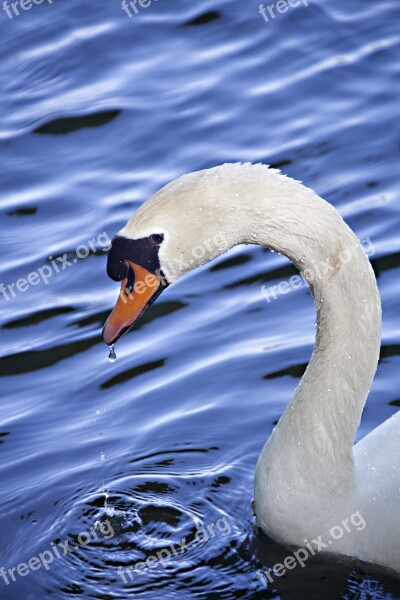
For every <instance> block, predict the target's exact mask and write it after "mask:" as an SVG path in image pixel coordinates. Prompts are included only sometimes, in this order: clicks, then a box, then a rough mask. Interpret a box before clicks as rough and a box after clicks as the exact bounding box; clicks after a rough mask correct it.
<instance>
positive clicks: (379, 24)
mask: <svg viewBox="0 0 400 600" xmlns="http://www.w3.org/2000/svg"><path fill="white" fill-rule="evenodd" d="M1 12H2V15H0V32H1V37H0V40H1V42H0V43H1V44H2V46H3V49H2V53H1V59H0V75H1V78H2V82H3V85H2V87H1V88H0V97H1V101H2V111H1V113H0V147H1V152H2V169H1V175H0V205H1V212H0V227H1V232H2V235H1V236H0V252H1V257H2V260H1V277H0V283H1V282H2V283H3V284H4V285H5V286H6V288H5V289H6V294H8V298H7V295H5V294H3V292H1V293H0V310H1V316H0V327H1V340H2V342H1V359H0V376H1V380H0V385H1V396H2V401H1V404H0V458H1V460H0V477H1V479H0V480H1V484H2V485H1V500H0V502H1V511H0V567H1V566H4V567H6V568H7V569H9V568H12V567H16V566H17V565H19V564H20V563H27V562H28V561H29V559H30V558H31V557H34V556H38V555H39V554H40V553H42V552H45V551H46V550H49V549H51V548H53V546H52V545H51V544H52V543H53V544H55V545H57V544H64V545H65V542H67V541H68V542H69V544H70V545H71V547H73V548H74V552H72V553H67V555H66V556H65V557H64V556H61V558H59V559H54V561H53V562H52V563H51V564H50V565H49V568H48V570H45V569H44V568H43V567H42V568H40V569H37V570H35V571H32V572H30V573H29V575H26V576H18V577H17V581H16V582H15V583H13V582H10V585H6V584H5V582H4V581H3V579H2V578H0V589H1V591H0V598H1V600H3V599H4V600H9V599H12V600H30V599H34V600H36V599H37V600H39V599H40V600H43V599H47V598H48V599H50V598H57V599H60V600H61V599H68V598H71V597H74V598H75V597H80V598H85V599H86V598H96V599H99V600H100V599H112V598H124V599H125V598H132V597H137V598H141V599H147V598H159V597H162V598H179V599H180V600H186V599H189V598H203V599H205V600H206V599H207V600H211V599H214V598H218V599H220V598H226V599H234V598H249V599H250V598H251V599H263V600H264V599H268V598H282V599H286V598H287V599H296V600H302V599H303V598H304V599H310V598H315V599H318V600H319V599H320V598H324V599H325V598H328V599H332V600H336V599H345V600H356V599H357V600H367V599H368V598H374V599H383V598H385V599H389V598H390V599H399V598H400V589H399V583H398V582H396V581H395V580H393V579H391V578H390V577H389V576H385V575H383V574H377V573H373V572H369V571H368V570H367V569H366V568H365V567H364V566H362V565H356V564H352V563H348V564H338V563H337V562H335V561H333V560H330V559H324V560H322V559H321V558H320V557H318V558H317V559H316V560H313V561H311V560H310V562H309V563H308V564H307V566H306V568H304V569H301V568H296V569H294V570H293V571H290V572H289V571H288V573H287V575H285V576H284V577H282V578H277V579H276V580H275V582H274V584H273V585H270V586H269V587H268V588H267V589H265V587H264V586H263V585H262V584H261V582H260V581H259V580H258V579H257V577H256V571H257V570H258V569H261V568H262V569H265V568H266V567H268V566H273V565H274V564H275V563H277V562H281V561H282V558H283V557H284V556H286V554H287V550H285V549H283V548H281V547H280V546H278V545H276V544H275V543H274V542H272V541H271V540H267V539H266V538H265V536H263V535H262V534H261V533H260V532H258V531H256V529H255V525H254V517H253V512H252V508H251V501H252V496H253V474H254V467H255V463H256V460H257V456H258V454H259V452H260V450H261V448H262V446H263V444H264V441H265V439H266V438H267V436H268V435H269V434H270V432H271V430H272V427H273V425H274V423H275V422H276V421H277V419H278V418H279V416H280V414H281V413H282V411H283V409H284V407H285V405H286V403H287V402H288V400H289V398H290V396H291V394H292V393H293V390H294V388H295V387H296V385H297V382H298V379H299V377H300V376H301V374H302V372H303V370H304V367H305V365H306V364H307V362H308V360H309V357H310V355H311V351H312V346H313V342H314V320H315V313H314V308H313V305H312V302H311V299H310V296H309V294H308V292H307V290H306V288H304V287H301V288H299V289H296V290H293V291H292V292H291V293H290V294H286V295H283V296H281V297H280V298H279V299H278V300H276V301H274V302H270V303H267V302H266V301H265V299H264V297H263V295H262V293H261V289H260V288H261V286H262V285H263V284H265V283H267V284H270V282H272V284H273V283H275V282H278V281H280V280H282V279H287V278H289V277H291V276H292V275H293V274H295V272H296V271H295V269H294V268H293V267H292V266H291V265H290V264H289V263H288V261H286V260H285V259H283V258H282V257H280V256H277V255H275V254H269V253H267V252H264V251H263V250H261V249H260V248H252V247H240V248H237V249H234V250H233V251H232V252H231V253H230V254H229V255H228V256H224V257H221V258H219V259H218V260H217V261H215V262H214V263H213V264H212V265H209V266H206V267H204V268H202V269H200V270H198V271H197V272H195V273H192V274H191V275H189V276H187V277H185V278H184V279H183V280H182V281H180V282H179V283H178V284H176V285H174V286H172V287H170V288H169V289H168V290H167V291H166V292H165V293H164V294H163V297H162V299H160V300H159V301H157V303H156V304H155V305H154V306H153V307H152V309H151V310H150V311H149V312H148V313H147V314H146V315H145V317H144V318H143V319H142V321H141V322H140V323H139V324H138V326H137V327H136V329H135V331H134V332H133V333H131V334H130V335H129V336H127V337H126V338H125V339H124V340H122V341H121V343H120V344H119V347H118V348H117V354H118V360H117V361H116V362H115V363H114V364H110V363H108V361H107V348H106V347H105V346H104V345H103V344H102V342H101V337H100V332H101V327H102V324H103V323H104V321H105V318H106V317H107V315H108V313H109V311H110V309H111V306H112V305H113V302H114V299H115V296H116V293H117V290H116V288H115V284H114V283H113V282H112V281H111V280H109V279H108V278H107V276H106V273H105V261H106V254H105V252H104V248H105V246H104V244H101V243H97V242H96V244H95V248H94V249H93V248H90V246H89V241H90V240H97V241H99V240H100V241H101V240H103V241H104V239H105V238H104V234H105V235H106V236H108V237H109V238H111V237H112V236H113V235H114V234H115V232H116V231H117V230H118V229H119V228H120V227H121V226H122V225H123V223H124V222H125V221H126V220H127V219H128V217H129V216H130V215H131V213H132V212H133V210H134V209H135V208H137V207H138V206H139V205H140V203H141V202H142V201H143V200H145V199H146V198H148V197H149V196H150V195H151V194H152V193H154V192H155V191H156V190H157V189H158V188H159V187H160V186H161V185H163V184H165V183H166V182H167V181H169V180H170V179H172V178H174V177H176V176H178V175H181V174H182V173H184V172H187V171H191V170H197V169H200V168H206V167H209V166H212V165H214V164H218V163H220V162H229V161H247V160H249V161H253V162H257V161H264V162H267V163H269V164H273V165H274V166H278V167H280V168H282V169H283V170H284V171H285V172H287V173H288V174H289V175H291V176H293V177H295V178H297V179H301V180H303V181H304V182H305V183H306V184H307V185H309V186H311V187H313V188H314V189H315V190H316V191H317V192H318V193H319V194H320V195H321V196H323V197H325V198H326V199H327V200H329V201H330V202H331V203H333V204H334V205H335V206H336V207H337V208H338V209H339V210H340V212H341V213H342V214H343V216H344V217H345V219H346V220H347V222H348V223H349V224H350V226H351V227H353V229H354V230H355V231H356V233H357V235H358V237H359V238H360V239H368V240H370V243H371V244H372V246H373V255H372V256H371V260H372V263H373V266H374V269H375V271H376V273H377V276H378V283H379V287H380V290H381V294H382V299H383V309H384V312H383V315H384V321H383V341H382V352H381V361H380V365H379V369H378V373H377V377H376V380H375V383H374V386H373V389H372V391H371V397H370V399H369V402H368V405H367V407H366V410H365V412H364V415H363V420H362V424H361V428H360V431H359V436H362V435H365V434H366V433H367V432H368V431H370V430H371V429H372V428H373V427H375V426H376V425H378V424H379V423H380V422H381V421H383V420H384V419H385V418H387V417H388V416H389V415H391V414H392V413H394V412H395V411H396V410H398V408H399V405H400V404H399V403H400V401H399V389H400V386H399V383H400V379H399V372H400V369H399V368H398V367H400V350H399V348H400V324H399V300H398V298H399V291H400V290H399V272H400V271H399V267H400V237H399V223H400V207H399V200H398V164H399V139H400V136H399V128H398V122H399V119H398V112H399V108H398V107H399V105H398V85H399V65H400V62H399V40H400V37H399V32H398V21H399V16H400V15H399V8H398V5H397V2H395V0H391V1H388V2H384V3H380V4H377V3H374V4H370V5H366V4H365V2H361V0H356V1H353V0H351V1H347V0H346V2H344V0H339V1H338V2H333V0H327V1H326V2H320V1H318V2H317V1H315V2H312V3H310V6H309V7H308V8H305V7H301V8H298V9H296V10H295V9H291V11H288V12H287V13H285V14H282V15H280V16H279V17H277V18H276V19H275V20H274V21H271V22H270V23H265V22H264V21H263V19H262V17H261V15H260V14H259V13H258V3H251V2H250V3H247V4H244V3H242V2H236V1H233V2H232V1H230V2H228V0H220V2H218V3H216V4H215V3H214V4H212V3H210V2H208V1H205V0H202V1H200V2H198V3H197V4H196V6H192V7H190V6H188V5H187V3H185V2H183V0H171V1H170V2H169V3H168V4H165V3H163V2H161V1H160V2H158V3H152V5H151V6H149V7H148V8H146V9H143V10H142V11H141V12H140V14H139V15H135V17H134V18H131V19H129V18H128V17H127V16H126V14H125V13H124V12H123V11H122V10H121V6H120V4H119V2H118V1H117V0H116V1H115V2H114V1H113V2H107V3H100V2H98V3H94V2H91V1H89V0H84V1H83V2H80V3H78V2H77V1H76V0H75V1H73V0H72V1H71V2H68V3H66V2H61V0H55V1H54V3H53V4H52V5H49V4H48V3H43V4H42V5H35V6H32V9H31V10H29V11H26V12H22V11H21V14H20V15H19V16H18V17H14V18H13V19H8V17H7V15H6V13H5V12H4V11H1ZM101 235H103V238H100V236H101ZM82 245H83V246H85V247H87V248H88V250H89V251H88V256H87V257H86V258H84V259H77V261H76V262H73V261H74V258H76V249H77V248H78V247H80V246H82ZM65 256H66V257H67V259H68V261H69V262H72V264H71V265H70V266H67V267H66V268H65V269H60V271H59V272H56V271H55V270H54V269H53V270H52V274H51V276H49V277H48V280H47V283H46V282H45V281H43V280H42V279H41V280H40V281H39V282H38V283H36V284H35V285H30V286H29V288H28V289H27V290H26V291H18V290H17V289H16V288H15V287H14V288H12V289H13V291H14V294H13V293H11V291H10V289H9V288H8V287H7V286H9V285H12V284H13V283H16V282H17V281H18V280H19V279H21V278H27V277H28V276H29V274H31V273H32V272H37V271H38V269H39V268H42V267H43V266H45V265H47V267H48V268H51V260H57V258H61V259H62V258H63V257H65ZM49 257H52V259H49ZM58 264H59V265H60V266H61V262H60V261H59V262H58ZM7 290H8V292H7ZM107 523H108V525H107ZM218 523H219V525H220V530H218V527H217V524H218ZM224 524H225V525H224ZM226 524H228V525H227V526H226ZM108 526H111V527H112V530H113V532H114V535H113V536H112V537H109V536H108V534H107V531H108V530H107V527H108ZM210 526H212V527H213V532H214V535H211V533H210V536H209V539H207V540H206V541H205V542H204V543H202V544H197V545H196V544H194V545H193V547H192V548H191V549H190V551H188V552H184V553H183V554H182V555H178V556H172V557H171V559H170V560H169V561H166V564H165V568H164V567H163V565H160V564H158V565H157V567H156V568H154V569H147V570H145V571H143V570H142V572H140V573H139V574H135V576H134V579H133V580H131V579H130V578H129V580H127V582H124V581H123V578H122V577H121V576H120V574H119V573H118V568H124V569H126V568H127V567H129V566H132V565H134V564H136V563H137V562H142V561H143V560H144V559H146V557H148V556H150V555H154V553H155V552H158V551H161V550H162V549H163V548H164V549H165V548H167V547H169V546H170V545H171V544H179V543H181V542H182V540H183V538H186V540H192V541H193V540H195V538H196V533H197V532H198V531H200V530H202V529H203V528H208V527H210ZM224 527H225V528H224ZM207 530H208V529H207ZM83 533H86V537H85V536H83V538H82V539H83V540H84V541H87V543H86V544H81V543H79V536H80V535H81V534H83ZM104 534H105V535H104ZM88 536H89V537H88ZM59 547H60V546H59Z"/></svg>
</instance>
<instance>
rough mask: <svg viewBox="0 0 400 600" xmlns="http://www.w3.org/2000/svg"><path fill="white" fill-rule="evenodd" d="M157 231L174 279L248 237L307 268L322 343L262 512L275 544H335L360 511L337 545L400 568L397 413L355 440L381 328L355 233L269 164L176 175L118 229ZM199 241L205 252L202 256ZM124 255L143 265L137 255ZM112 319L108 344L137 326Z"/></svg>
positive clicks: (291, 413)
mask: <svg viewBox="0 0 400 600" xmlns="http://www.w3.org/2000/svg"><path fill="white" fill-rule="evenodd" d="M154 234H161V236H164V239H163V241H162V242H160V244H159V246H157V249H156V251H157V252H158V259H159V266H160V270H159V272H158V275H159V276H160V273H161V274H162V277H165V278H166V281H167V282H168V283H173V282H174V281H176V280H177V279H178V278H179V277H180V276H182V275H183V274H184V273H185V272H187V271H189V270H191V269H193V268H194V267H196V266H199V265H200V264H204V263H206V262H208V261H209V260H211V259H212V258H214V257H215V256H217V255H219V254H221V253H222V252H225V251H227V250H229V249H230V248H231V247H233V246H235V245H237V244H242V243H252V244H260V245H263V246H265V247H268V248H271V249H274V250H276V251H277V252H280V253H281V254H284V255H286V256H287V257H289V258H290V259H291V260H292V261H293V263H294V264H295V265H296V266H297V267H298V269H299V270H300V271H301V272H302V274H303V275H304V277H305V279H306V280H307V281H308V283H309V285H310V288H311V291H312V293H313V296H314V299H315V303H316V306H317V313H318V325H317V337H316V344H315V349H314V353H313V356H312V359H311V361H310V364H309V366H308V368H307V371H306V373H305V374H304V377H303V379H302V380H301V383H300V385H299V386H298V388H297V390H296V392H295V395H294V397H293V399H292V401H291V402H290V404H289V406H288V407H287V409H286V410H285V412H284V414H283V415H282V417H281V419H280V421H279V423H278V425H277V426H276V428H275V429H274V431H273V433H272V435H271V436H270V438H269V440H268V441H267V443H266V445H265V446H264V449H263V450H262V452H261V455H260V458H259V460H258V464H257V468H256V475H255V510H256V515H257V520H258V523H259V525H260V526H261V527H262V529H263V530H264V531H265V532H266V533H267V534H268V535H270V536H271V537H273V538H274V539H276V540H277V541H279V542H281V543H284V544H288V545H291V546H298V547H302V546H304V545H305V543H306V542H307V541H310V540H312V539H318V537H319V536H321V537H320V539H321V540H323V541H325V542H327V541H328V539H330V538H332V535H331V533H330V531H331V528H332V527H334V526H342V529H343V522H344V521H346V519H347V523H349V519H350V517H351V516H352V515H353V514H355V513H359V514H360V515H361V516H362V519H363V520H364V521H365V527H364V528H362V529H361V528H355V527H353V526H352V525H351V524H350V525H349V526H348V527H347V529H349V531H348V530H347V529H346V527H345V532H344V534H343V535H342V537H341V538H340V539H336V540H334V541H333V543H332V544H331V545H329V548H328V549H329V551H330V552H333V553H337V554H343V555H347V556H351V557H356V558H358V559H361V560H364V561H368V562H372V563H375V564H378V565H381V566H384V567H387V568H390V569H392V570H393V571H395V572H399V573H400V511H399V507H400V452H399V449H400V416H399V415H400V413H397V414H396V415H394V416H393V417H392V418H391V419H389V420H388V421H386V422H385V423H383V424H382V425H381V426H380V427H378V428H377V429H375V430H374V431H373V432H371V433H370V434H369V435H368V436H366V437H365V438H364V439H363V440H361V442H359V443H358V444H357V445H356V446H353V443H354V437H355V433H356V431H357V428H358V425H359V421H360V416H361V412H362V409H363V407H364V404H365V401H366V398H367V395H368V392H369V389H370V387H371V383H372V380H373V377H374V373H375V371H376V366H377V362H378V357H379V349H380V336H381V305H380V298H379V293H378V289H377V285H376V281H375V276H374V273H373V270H372V268H371V265H370V263H369V261H368V259H367V257H366V255H365V253H364V251H363V249H362V247H361V245H360V243H359V241H358V240H357V238H356V236H355V235H354V233H353V232H352V231H351V230H350V229H349V227H348V226H347V225H346V224H345V223H344V221H343V220H342V218H341V217H340V215H339V214H338V213H337V211H336V210H335V209H334V208H333V207H332V206H331V205H330V204H328V203H327V202H325V201H324V200H322V199H321V198H319V197H318V196H317V195H316V194H315V193H314V192H313V191H311V190H310V189H308V188H306V187H304V186H303V185H302V184H301V183H299V182H296V181H294V180H292V179H289V178H287V177H285V176H283V175H282V174H280V173H279V172H278V171H275V170H272V169H269V168H268V167H266V166H264V165H240V164H236V165H223V166H221V167H216V168H214V169H209V170H207V171H200V172H198V173H192V174H189V175H185V176H184V177H181V178H179V179H177V180H175V181H173V182H172V183H170V184H169V185H167V186H165V187H164V188H163V189H161V190H160V191H159V192H158V193H156V194H155V195H154V196H153V197H152V198H151V199H150V200H149V201H148V202H146V203H145V204H143V205H142V206H141V208H139V210H138V211H137V212H136V213H135V214H134V215H133V217H132V218H131V219H130V221H129V222H128V223H127V225H126V226H125V227H124V228H123V229H122V230H121V231H120V232H119V234H118V236H119V237H120V238H122V239H124V240H125V239H127V240H142V238H146V239H150V238H151V239H152V237H154ZM215 239H218V244H217V245H214V246H213V244H212V243H210V240H215ZM132 243H133V242H132ZM194 248H203V249H204V248H205V250H204V251H202V252H201V253H200V252H196V254H194V253H193V249H194ZM125 258H129V259H130V260H133V263H132V262H130V263H129V264H130V265H132V264H134V263H135V260H136V258H135V256H133V257H125ZM113 260H114V261H115V260H116V258H115V257H114V258H113ZM123 260H124V257H121V259H120V263H121V261H123ZM146 261H147V262H146V264H147V263H148V264H150V259H146ZM139 262H140V257H139ZM120 263H119V264H120ZM126 264H128V263H126ZM140 264H142V265H143V264H144V263H143V262H141V263H140ZM125 268H126V267H125ZM114 278H115V279H117V278H119V279H122V275H121V276H120V277H117V276H115V277H114ZM124 282H125V283H126V279H125V280H124ZM138 314H140V311H138V310H137V309H136V313H135V318H136V317H137V316H138ZM113 315H114V313H113ZM112 319H113V321H112ZM112 319H111V321H112V322H111V321H110V320H109V322H108V323H107V324H106V327H105V334H104V335H105V339H106V341H108V343H111V342H112V341H114V339H117V338H118V337H119V336H120V335H121V334H122V333H123V332H124V331H125V330H126V329H127V328H128V326H129V325H131V324H132V323H131V322H129V323H126V322H125V323H124V328H122V325H121V326H120V329H118V328H117V325H116V324H115V319H116V317H115V315H114V316H113V317H112ZM133 320H134V319H132V321H133Z"/></svg>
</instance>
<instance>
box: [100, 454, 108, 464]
mask: <svg viewBox="0 0 400 600" xmlns="http://www.w3.org/2000/svg"><path fill="white" fill-rule="evenodd" d="M106 458H107V455H106V453H105V452H100V460H102V461H103V462H104V461H105V460H106Z"/></svg>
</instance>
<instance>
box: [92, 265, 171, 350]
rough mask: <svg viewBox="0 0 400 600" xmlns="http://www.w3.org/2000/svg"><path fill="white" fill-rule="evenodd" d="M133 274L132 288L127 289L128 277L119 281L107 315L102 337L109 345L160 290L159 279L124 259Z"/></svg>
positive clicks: (127, 328) (131, 323) (129, 325)
mask: <svg viewBox="0 0 400 600" xmlns="http://www.w3.org/2000/svg"><path fill="white" fill-rule="evenodd" d="M125 264H126V265H127V266H128V268H129V269H132V271H133V274H134V281H135V283H134V285H133V289H129V290H128V289H127V286H128V277H125V279H123V280H122V282H121V291H120V293H119V297H118V300H117V303H116V305H115V307H114V309H113V311H112V313H111V314H110V316H109V317H108V319H107V321H106V324H105V325H104V329H103V339H104V341H105V343H106V344H108V345H109V346H110V345H111V344H114V343H115V342H116V341H117V340H118V339H119V338H120V337H121V336H122V335H123V334H124V333H126V332H127V331H128V330H129V329H130V328H131V327H132V326H133V325H134V323H135V322H136V320H137V319H138V318H139V317H140V315H141V314H142V313H143V312H144V311H145V309H146V308H147V307H148V306H149V305H150V304H151V303H152V301H154V300H155V299H156V297H157V296H158V294H157V292H159V291H161V290H160V286H161V280H160V279H159V278H158V277H157V275H154V274H153V273H150V271H147V270H146V269H145V268H144V267H141V266H140V265H137V264H136V263H133V262H130V261H129V260H127V261H125Z"/></svg>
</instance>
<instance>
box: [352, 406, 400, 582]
mask: <svg viewBox="0 0 400 600" xmlns="http://www.w3.org/2000/svg"><path fill="white" fill-rule="evenodd" d="M399 442H400V412H397V413H396V414H394V415H393V416H392V417H390V418H389V419H387V420H386V421H385V422H384V423H382V424H381V425H380V426H379V427H377V428H376V429H374V430H373V431H371V433H369V434H368V435H367V436H365V437H364V438H363V439H362V440H360V442H358V444H356V445H355V447H354V457H355V464H356V477H357V488H358V490H359V492H360V495H361V498H360V507H359V510H360V512H361V514H362V515H363V518H364V520H365V522H366V527H365V531H364V533H365V547H364V548H363V552H364V555H365V556H364V557H363V558H364V560H370V561H371V562H380V563H381V564H382V562H383V563H384V564H386V565H387V566H391V567H392V568H393V569H395V570H397V571H399V570H400V544H399V539H400V521H399V511H400V452H399ZM382 532H385V535H382Z"/></svg>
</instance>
